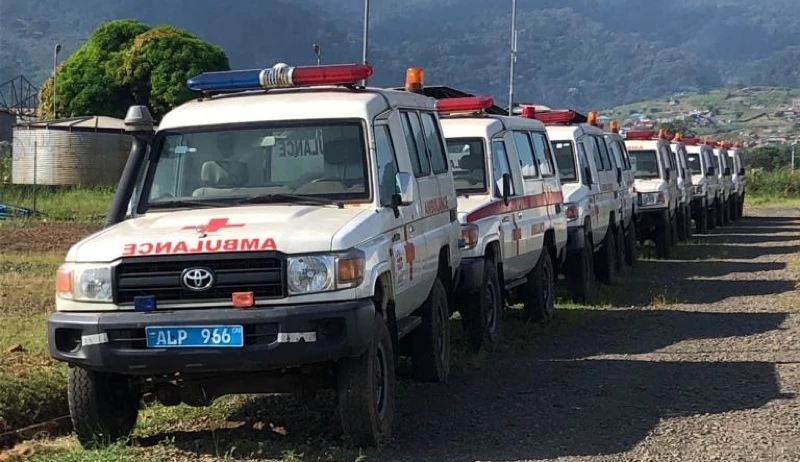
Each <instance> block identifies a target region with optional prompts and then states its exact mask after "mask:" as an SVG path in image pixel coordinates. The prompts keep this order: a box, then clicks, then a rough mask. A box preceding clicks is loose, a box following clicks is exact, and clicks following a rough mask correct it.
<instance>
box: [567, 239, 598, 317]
mask: <svg viewBox="0 0 800 462" xmlns="http://www.w3.org/2000/svg"><path fill="white" fill-rule="evenodd" d="M584 242H585V244H584V246H583V249H581V251H580V252H575V253H571V254H570V255H569V256H567V262H566V268H567V269H566V273H567V288H568V291H569V295H570V298H571V299H572V301H574V302H575V303H589V302H591V301H592V299H593V298H594V291H595V276H594V251H593V250H592V241H591V239H590V238H589V236H588V235H586V236H585V238H584Z"/></svg>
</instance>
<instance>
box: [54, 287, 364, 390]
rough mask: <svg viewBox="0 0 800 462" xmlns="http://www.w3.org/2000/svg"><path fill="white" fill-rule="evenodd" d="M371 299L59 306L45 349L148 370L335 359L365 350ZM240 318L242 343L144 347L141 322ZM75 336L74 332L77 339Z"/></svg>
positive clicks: (108, 366)
mask: <svg viewBox="0 0 800 462" xmlns="http://www.w3.org/2000/svg"><path fill="white" fill-rule="evenodd" d="M374 322H375V307H374V305H373V303H372V302H371V301H370V300H357V301H351V302H337V303H326V304H319V305H299V306H280V307H270V308H258V309H247V310H238V309H233V308H225V309H204V310H173V311H154V312H150V313H143V312H124V313H120V312H113V313H67V312H58V313H54V314H52V315H51V316H50V319H49V320H48V343H49V347H50V355H51V356H52V357H53V358H54V359H56V360H59V361H64V362H66V363H69V364H70V365H74V366H79V367H82V368H85V369H91V370H97V371H103V372H115V373H120V374H128V375H140V376H152V375H159V374H173V373H176V372H181V373H186V374H192V373H208V372H254V371H265V370H273V369H280V368H285V367H294V366H302V365H307V364H315V363H322V362H327V361H336V360H338V359H342V358H346V357H355V356H358V355H360V354H362V353H363V352H364V351H366V349H367V347H368V346H369V342H370V341H371V339H372V336H373V330H374V329H373V328H374V325H373V324H374ZM220 324H227V325H242V326H244V346H243V347H241V348H169V349H156V348H148V347H147V345H146V340H145V333H144V332H145V327H148V326H167V325H169V326H181V325H192V326H196V325H220ZM76 339H77V340H76Z"/></svg>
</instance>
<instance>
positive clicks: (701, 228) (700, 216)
mask: <svg viewBox="0 0 800 462" xmlns="http://www.w3.org/2000/svg"><path fill="white" fill-rule="evenodd" d="M695 221H696V230H697V233H698V234H708V207H706V205H705V204H701V205H700V208H699V209H698V210H697V220H695Z"/></svg>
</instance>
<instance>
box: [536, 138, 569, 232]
mask: <svg viewBox="0 0 800 462" xmlns="http://www.w3.org/2000/svg"><path fill="white" fill-rule="evenodd" d="M531 139H533V149H534V152H535V154H536V160H537V162H538V163H539V172H540V173H541V176H542V188H543V189H544V197H543V203H544V207H545V210H546V212H547V220H546V221H545V220H543V221H542V224H543V226H544V230H546V229H547V228H553V227H554V226H553V223H552V222H553V221H557V220H560V219H562V218H564V219H565V218H566V217H565V216H564V211H563V210H562V206H561V202H562V195H561V181H560V180H559V176H558V166H557V165H556V162H555V159H554V157H553V150H552V145H551V144H550V139H549V138H548V137H547V133H546V132H531Z"/></svg>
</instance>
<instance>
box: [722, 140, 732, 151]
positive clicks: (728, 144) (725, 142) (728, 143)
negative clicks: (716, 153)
mask: <svg viewBox="0 0 800 462" xmlns="http://www.w3.org/2000/svg"><path fill="white" fill-rule="evenodd" d="M722 147H723V148H725V149H730V148H732V147H733V143H731V142H730V141H723V142H722Z"/></svg>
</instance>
